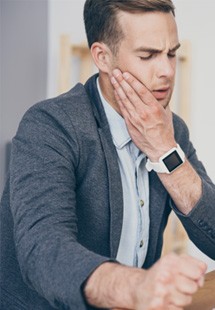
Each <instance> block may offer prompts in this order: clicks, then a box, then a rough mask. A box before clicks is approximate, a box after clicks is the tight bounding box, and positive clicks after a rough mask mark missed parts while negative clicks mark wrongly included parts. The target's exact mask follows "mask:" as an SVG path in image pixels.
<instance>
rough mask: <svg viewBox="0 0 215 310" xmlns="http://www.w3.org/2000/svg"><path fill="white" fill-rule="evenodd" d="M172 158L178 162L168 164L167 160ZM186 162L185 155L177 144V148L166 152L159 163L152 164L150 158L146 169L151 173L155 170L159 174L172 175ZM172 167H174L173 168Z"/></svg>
mask: <svg viewBox="0 0 215 310" xmlns="http://www.w3.org/2000/svg"><path fill="white" fill-rule="evenodd" d="M172 156H174V157H175V159H176V160H177V162H176V163H175V164H174V163H171V162H170V163H168V162H167V160H169V158H171V157H172ZM184 161H185V154H184V152H183V151H182V149H181V147H180V146H179V145H178V144H177V146H176V147H173V148H172V149H170V150H169V151H168V152H166V153H165V154H164V155H162V156H161V157H160V158H159V161H158V162H151V161H150V160H149V158H148V159H147V162H146V169H147V170H148V171H149V172H150V171H151V170H154V171H155V172H157V173H167V174H170V173H172V172H173V171H175V170H176V169H177V168H178V167H180V166H181V165H182V164H183V163H184ZM171 165H172V166H171Z"/></svg>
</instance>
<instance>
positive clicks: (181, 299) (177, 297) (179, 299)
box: [169, 290, 193, 308]
mask: <svg viewBox="0 0 215 310" xmlns="http://www.w3.org/2000/svg"><path fill="white" fill-rule="evenodd" d="M192 299H193V298H192V295H189V294H188V295H187V294H182V293H180V292H179V291H177V290H175V291H174V292H172V294H171V295H170V297H169V302H170V304H171V305H172V306H175V307H182V308H183V307H185V306H188V305H190V304H191V303H192Z"/></svg>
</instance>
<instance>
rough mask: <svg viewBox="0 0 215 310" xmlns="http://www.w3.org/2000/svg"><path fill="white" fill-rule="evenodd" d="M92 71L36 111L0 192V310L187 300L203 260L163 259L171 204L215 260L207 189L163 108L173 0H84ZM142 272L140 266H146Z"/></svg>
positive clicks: (21, 133)
mask: <svg viewBox="0 0 215 310" xmlns="http://www.w3.org/2000/svg"><path fill="white" fill-rule="evenodd" d="M84 17H85V25H86V32H87V37H88V41H89V46H90V48H91V53H92V56H93V59H94V61H95V64H96V65H97V67H98V69H99V77H98V76H97V75H96V76H93V77H92V78H90V79H89V81H88V82H87V83H86V85H85V86H83V85H81V84H78V85H77V86H75V88H74V89H72V90H71V91H69V92H68V93H66V94H63V95H61V96H59V97H57V98H55V99H50V100H47V101H45V102H41V103H39V104H37V105H35V106H33V107H32V108H31V109H30V110H29V111H28V112H27V113H26V114H25V116H24V117H23V120H22V121H21V123H20V126H19V129H18V132H17V134H16V136H15V138H14V139H13V145H12V155H11V165H10V176H9V180H8V182H7V185H6V189H5V192H4V195H3V198H2V208H1V212H2V216H1V218H2V220H3V223H2V225H1V226H2V234H1V235H2V239H3V240H2V245H1V251H2V255H1V256H2V271H1V273H2V275H1V281H2V283H1V285H2V305H1V309H7V310H10V309H91V308H92V307H96V308H118V309H137V310H140V309H141V310H145V309H147V310H150V309H165V310H166V309H168V310H169V309H172V310H174V309H176V310H178V309H182V308H183V307H184V306H186V305H188V304H189V303H190V302H191V299H192V295H193V294H194V293H195V292H196V291H197V290H198V288H199V287H200V286H202V284H203V279H204V273H205V271H206V266H205V264H204V263H202V262H200V261H199V260H197V259H194V258H192V257H189V256H185V255H184V256H177V255H174V254H170V255H167V256H165V257H162V258H160V254H161V249H162V238H163V231H164V229H165V226H166V222H167V219H168V216H169V213H170V212H171V210H172V209H173V210H174V212H176V214H177V215H178V217H179V218H180V220H181V221H182V223H183V225H184V227H185V228H186V230H187V232H188V235H189V236H190V238H191V239H192V240H193V242H194V243H195V244H196V245H197V246H198V247H199V248H200V249H201V250H202V251H203V252H205V253H206V254H207V255H208V256H210V257H211V258H213V259H214V258H215V230H214V226H215V219H214V218H215V217H214V201H215V186H214V185H213V184H212V182H211V180H210V179H209V177H208V176H207V174H206V172H205V169H204V167H203V166H202V164H201V162H200V161H199V160H198V159H197V156H196V152H195V149H194V148H193V146H192V144H191V142H190V141H189V134H188V130H187V127H186V125H185V124H184V122H183V121H182V120H181V119H180V118H179V117H177V116H176V115H173V114H172V113H171V110H170V107H169V101H170V98H171V94H172V91H173V85H174V78H175V69H176V52H177V49H178V48H179V46H180V43H179V39H178V34H177V27H176V23H175V19H174V7H173V4H172V2H171V0H151V1H147V0H127V1H117V0H87V1H86V3H85V10H84ZM141 267H143V268H141Z"/></svg>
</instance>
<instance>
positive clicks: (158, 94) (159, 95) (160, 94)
mask: <svg viewBox="0 0 215 310" xmlns="http://www.w3.org/2000/svg"><path fill="white" fill-rule="evenodd" d="M152 93H153V95H154V96H155V98H156V99H157V100H162V99H165V98H166V97H167V95H168V94H169V87H166V88H162V89H156V90H154V91H153V92H152Z"/></svg>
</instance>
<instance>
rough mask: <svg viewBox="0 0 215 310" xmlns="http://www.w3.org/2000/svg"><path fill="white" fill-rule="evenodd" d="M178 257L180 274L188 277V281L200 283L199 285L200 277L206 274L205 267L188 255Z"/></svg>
mask: <svg viewBox="0 0 215 310" xmlns="http://www.w3.org/2000/svg"><path fill="white" fill-rule="evenodd" d="M180 257H181V259H180V262H179V271H180V273H181V274H182V275H185V276H186V277H189V278H190V279H193V280H196V281H200V283H201V281H202V277H203V276H204V274H205V272H206V268H207V265H206V264H205V263H203V262H202V261H200V260H198V259H196V258H194V257H191V256H188V255H182V256H180Z"/></svg>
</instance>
